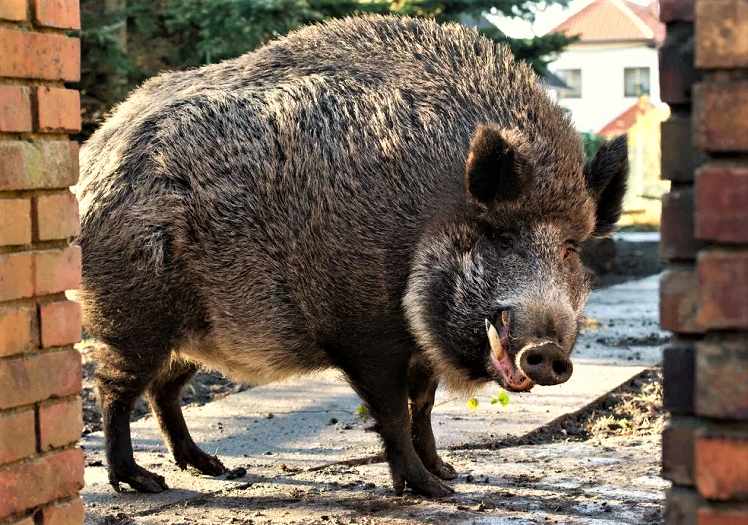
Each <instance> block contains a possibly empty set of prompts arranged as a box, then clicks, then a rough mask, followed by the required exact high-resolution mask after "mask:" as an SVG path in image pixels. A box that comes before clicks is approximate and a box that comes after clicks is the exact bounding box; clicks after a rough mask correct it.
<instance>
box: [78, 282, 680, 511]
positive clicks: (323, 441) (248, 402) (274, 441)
mask: <svg viewBox="0 0 748 525" xmlns="http://www.w3.org/2000/svg"><path fill="white" fill-rule="evenodd" d="M658 282H659V278H658V277H657V276H653V277H650V278H647V279H643V280H641V281H635V282H629V283H625V284H622V285H618V286H614V287H611V288H607V289H604V290H601V291H598V292H596V293H595V294H593V296H592V297H591V299H590V302H589V306H588V310H587V312H588V316H589V317H590V318H591V319H592V320H593V321H591V322H590V323H588V326H587V328H585V330H584V332H583V333H582V335H581V336H580V340H579V343H578V345H577V350H576V351H575V352H576V353H575V359H574V363H575V372H574V375H573V376H572V379H571V380H570V381H568V382H567V383H565V384H564V385H559V386H555V387H536V388H535V389H533V391H532V392H531V393H527V394H510V399H511V400H510V403H509V404H508V405H507V406H505V407H502V406H501V405H499V404H495V405H492V404H491V399H492V398H493V397H495V396H496V395H497V393H498V392H499V387H498V386H487V387H485V388H484V389H482V390H481V391H479V392H477V393H476V398H477V399H478V400H479V404H478V408H477V409H476V410H470V409H469V408H468V407H467V404H466V400H465V398H462V397H457V396H453V395H452V394H450V393H449V392H446V391H444V390H443V389H440V390H439V392H438V393H437V404H436V407H435V409H434V413H433V422H434V432H435V434H436V439H437V444H438V446H440V447H448V446H453V445H462V444H467V443H482V442H486V441H489V440H494V439H499V438H502V437H507V436H510V435H516V436H518V435H524V434H526V433H528V432H531V431H532V430H535V429H537V428H539V427H541V426H544V425H546V424H548V423H549V422H551V421H553V420H554V419H556V418H558V417H560V416H562V415H564V414H568V413H571V412H574V411H577V410H579V409H582V408H583V407H585V406H586V405H588V404H589V403H591V402H593V401H595V400H596V399H598V398H599V397H600V396H602V395H604V394H606V393H607V392H609V391H610V390H612V389H614V388H616V387H617V386H619V385H620V384H622V383H624V382H625V381H627V380H628V379H630V378H631V377H633V376H634V375H636V374H637V373H639V372H640V371H642V370H643V369H644V368H645V367H647V366H651V365H653V364H655V363H657V362H659V360H660V349H661V345H662V344H663V343H664V341H665V340H666V338H667V334H666V333H664V332H662V331H661V330H660V329H659V327H658V325H657V315H658V312H657V286H658ZM360 404H361V402H360V400H359V398H358V397H357V396H356V394H355V393H354V392H353V391H352V390H351V388H350V387H349V386H348V385H347V384H346V383H345V382H344V381H343V380H342V378H341V377H340V375H339V374H337V373H334V372H328V373H324V374H320V375H316V376H307V377H304V378H300V379H298V380H295V381H293V382H286V383H281V384H273V385H267V386H262V387H257V388H252V389H250V390H247V391H244V392H241V393H238V394H234V395H231V396H228V397H226V398H224V399H222V400H220V401H217V402H213V403H209V404H207V405H204V406H201V407H191V408H186V409H185V411H184V412H185V419H186V420H187V424H188V426H189V427H190V430H191V432H192V435H193V438H194V439H195V441H196V442H197V443H198V444H199V445H200V446H201V447H202V448H203V449H204V450H206V451H208V452H210V453H211V454H216V455H218V456H219V457H220V458H221V459H222V460H223V462H224V464H225V465H226V466H227V467H228V468H230V469H231V468H235V467H240V466H243V467H246V468H247V470H248V471H249V473H250V474H249V475H248V476H247V477H243V478H241V479H237V480H226V479H222V478H223V477H221V478H209V477H206V476H195V475H192V474H191V473H190V472H182V471H180V470H179V469H178V468H177V467H176V466H175V465H174V464H173V462H172V460H171V456H170V454H169V453H168V451H167V449H166V447H165V445H164V443H163V440H162V438H161V436H160V433H159V431H158V428H157V425H156V423H155V420H154V419H152V418H145V419H142V420H140V421H138V422H136V423H134V424H133V425H132V428H133V433H132V435H133V444H134V448H135V456H136V460H137V461H138V462H139V463H140V464H141V466H143V467H145V468H147V469H149V470H154V471H157V472H159V473H160V474H162V475H164V476H165V477H166V480H167V483H168V484H169V486H170V487H172V489H171V490H168V491H165V492H163V493H161V494H156V495H145V496H144V495H138V494H135V493H129V492H126V493H122V494H116V493H114V492H113V490H112V489H111V488H110V487H109V485H108V483H107V481H106V469H105V461H104V454H103V435H102V433H101V432H96V433H92V434H89V435H88V436H86V437H85V438H84V439H83V440H82V445H83V446H84V447H85V450H86V456H87V468H86V488H85V489H84V491H83V496H84V499H85V500H86V503H87V506H88V511H87V512H88V514H87V523H91V524H93V523H103V522H104V520H105V518H106V516H116V515H117V513H118V512H122V513H124V514H126V515H133V514H137V515H141V516H145V515H154V514H157V513H158V509H160V508H164V509H165V508H170V509H171V508H174V506H175V505H176V506H179V505H182V506H184V505H189V504H190V502H194V501H199V500H200V499H201V498H204V497H205V496H206V495H207V494H214V495H215V494H223V493H227V491H229V492H231V491H232V490H240V489H241V487H242V486H244V485H246V484H247V483H248V480H255V481H256V479H258V478H257V477H256V476H258V475H260V476H261V475H268V474H267V473H277V472H279V470H280V469H282V468H285V469H286V470H285V471H287V472H298V471H301V472H304V471H308V470H309V469H312V468H315V467H316V468H318V467H321V466H324V465H326V464H329V463H334V462H339V461H344V460H350V459H354V458H362V457H366V456H370V455H375V454H376V453H378V452H379V450H380V445H379V442H378V439H377V436H376V435H375V434H374V433H372V432H368V431H366V427H367V426H368V425H369V424H370V422H365V421H362V420H361V418H360V417H358V416H357V414H356V410H357V409H358V407H359V406H360ZM368 468H372V469H383V472H384V475H385V478H386V466H385V465H370V466H369V467H365V469H368ZM285 471H284V472H285ZM263 473H264V474H263Z"/></svg>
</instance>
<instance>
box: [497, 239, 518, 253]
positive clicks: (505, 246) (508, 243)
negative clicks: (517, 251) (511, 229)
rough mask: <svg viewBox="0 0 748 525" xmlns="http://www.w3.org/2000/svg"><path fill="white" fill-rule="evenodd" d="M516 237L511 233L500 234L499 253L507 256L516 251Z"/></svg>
mask: <svg viewBox="0 0 748 525" xmlns="http://www.w3.org/2000/svg"><path fill="white" fill-rule="evenodd" d="M515 241H516V239H515V238H514V235H512V234H511V233H502V234H501V235H499V255H501V256H502V257H506V256H507V255H509V254H510V253H512V252H513V251H514V244H515Z"/></svg>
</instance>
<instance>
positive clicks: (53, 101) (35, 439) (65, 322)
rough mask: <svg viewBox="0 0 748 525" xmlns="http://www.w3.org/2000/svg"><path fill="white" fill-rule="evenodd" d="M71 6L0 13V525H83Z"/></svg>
mask: <svg viewBox="0 0 748 525" xmlns="http://www.w3.org/2000/svg"><path fill="white" fill-rule="evenodd" d="M79 20H80V16H79V12H78V0H2V1H0V524H2V525H10V524H23V525H33V524H35V525H44V524H46V525H49V524H52V523H65V524H68V523H70V524H74V523H82V522H83V502H82V500H81V499H80V497H79V496H78V491H79V490H80V489H81V488H82V487H83V452H82V451H81V449H80V448H77V447H76V444H75V443H76V441H77V439H78V438H79V437H80V432H81V429H82V419H81V403H80V400H79V399H78V397H77V394H78V392H79V390H80V388H81V379H80V378H81V373H80V355H79V354H78V352H77V351H76V350H75V349H74V348H73V346H72V345H73V343H75V342H77V341H78V340H79V339H80V335H81V324H80V309H79V307H78V305H77V304H75V303H73V302H70V301H68V300H66V298H65V293H64V292H65V290H70V289H74V288H76V287H77V286H78V284H79V281H80V265H81V257H80V250H79V249H78V248H74V247H69V246H68V241H67V239H68V237H70V236H71V235H74V234H76V232H77V231H78V228H79V224H78V207H77V203H76V200H75V198H74V196H73V195H72V194H71V193H70V191H69V190H68V187H69V186H70V185H72V184H74V183H75V182H76V180H77V177H78V145H77V144H76V143H74V142H71V141H70V140H69V138H68V133H71V132H76V131H78V130H80V125H81V121H80V101H79V95H78V92H77V91H74V90H69V89H66V88H65V84H64V83H65V82H77V81H78V80H79V74H80V43H79V41H78V39H77V38H71V37H68V36H67V35H66V32H67V31H69V30H75V29H79V28H80V21H79Z"/></svg>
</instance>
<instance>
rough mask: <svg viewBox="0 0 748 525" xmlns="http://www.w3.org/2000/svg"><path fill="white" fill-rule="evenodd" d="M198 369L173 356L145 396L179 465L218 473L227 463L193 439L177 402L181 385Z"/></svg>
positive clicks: (215, 474) (204, 471) (208, 473)
mask: <svg viewBox="0 0 748 525" xmlns="http://www.w3.org/2000/svg"><path fill="white" fill-rule="evenodd" d="M198 370H199V366H198V365H195V364H193V363H186V362H183V361H180V360H177V359H175V360H173V361H172V362H171V363H170V364H169V366H168V367H167V368H166V369H165V370H164V371H163V372H162V373H161V375H160V376H158V377H157V378H156V380H155V381H153V383H151V385H150V386H149V387H148V399H149V400H150V402H151V408H152V409H153V412H154V413H155V414H156V417H157V418H158V424H159V426H160V427H161V432H163V434H164V436H165V437H166V442H167V444H168V445H169V449H170V450H171V453H172V454H173V455H174V461H176V463H177V465H178V466H179V468H181V469H185V468H187V465H191V466H193V467H195V468H196V469H197V470H199V471H200V472H202V473H203V474H207V475H209V476H217V475H218V474H223V473H224V472H226V467H224V466H223V463H221V462H220V461H219V460H218V458H216V457H215V456H211V455H209V454H206V453H205V452H203V451H202V450H200V448H198V446H197V445H195V442H194V441H192V437H190V432H189V430H187V425H186V423H185V422H184V416H183V415H182V407H181V406H180V404H179V396H180V393H181V392H182V388H183V387H184V385H186V384H187V383H189V381H190V379H192V378H193V376H194V375H195V374H196V373H197V371H198Z"/></svg>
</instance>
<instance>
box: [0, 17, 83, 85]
mask: <svg viewBox="0 0 748 525" xmlns="http://www.w3.org/2000/svg"><path fill="white" fill-rule="evenodd" d="M80 58H81V47H80V41H79V40H78V39H77V38H70V37H67V36H62V35H53V34H48V33H26V32H21V31H14V30H12V29H4V28H0V77H11V78H36V79H42V80H64V81H65V82H78V81H79V80H80V69H81V60H80Z"/></svg>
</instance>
